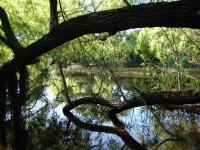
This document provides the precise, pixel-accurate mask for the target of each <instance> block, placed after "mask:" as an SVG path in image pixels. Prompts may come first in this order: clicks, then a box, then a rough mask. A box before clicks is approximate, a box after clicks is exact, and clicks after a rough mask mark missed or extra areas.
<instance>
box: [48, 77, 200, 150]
mask: <svg viewBox="0 0 200 150" xmlns="http://www.w3.org/2000/svg"><path fill="white" fill-rule="evenodd" d="M66 80H67V83H68V88H69V94H70V97H71V98H72V100H74V99H76V98H80V97H85V96H95V97H104V98H108V99H115V100H117V101H122V100H124V97H123V95H124V96H125V98H127V99H128V98H129V97H133V96H137V95H139V94H140V93H138V92H137V91H134V90H133V86H134V85H135V84H137V88H138V89H139V90H141V91H142V90H144V86H145V85H142V83H146V82H147V81H143V82H138V80H136V79H123V78H122V79H119V83H120V85H121V86H120V87H119V86H118V85H116V84H115V83H114V82H112V81H111V80H109V79H105V78H101V77H96V76H95V77H93V80H92V81H90V80H86V78H85V77H83V76H75V77H72V76H71V77H69V78H66ZM140 80H141V79H140ZM52 90H54V89H52ZM53 92H54V93H55V95H58V94H57V93H56V91H53ZM122 94H123V95H122ZM54 99H56V100H58V99H59V101H64V100H65V97H64V96H63V95H62V93H61V94H59V96H55V97H54ZM59 104H60V103H59ZM108 109H109V108H107V107H102V106H100V105H91V104H89V105H81V106H79V107H76V108H75V109H73V111H71V112H72V113H73V114H74V115H75V116H76V117H78V119H79V120H80V121H82V122H85V123H90V124H93V125H98V126H109V127H115V124H114V123H113V121H111V120H110V118H108V116H107V114H105V113H104V112H107V111H108ZM58 110H61V109H60V108H59V109H58ZM59 113H61V112H59ZM117 117H118V118H119V120H120V121H121V123H122V124H123V127H124V129H125V130H126V131H127V132H128V133H129V134H130V136H131V137H132V138H134V140H136V141H137V142H138V143H141V144H142V145H143V146H145V147H147V148H149V149H156V148H158V149H200V144H199V143H200V123H199V122H200V116H199V115H197V114H194V113H190V112H186V111H184V110H181V109H178V110H170V109H168V107H166V106H165V107H163V106H162V107H161V106H152V107H137V108H133V109H129V110H127V111H124V112H122V113H120V114H118V115H117ZM85 125H86V126H87V125H88V124H85ZM110 129H111V128H110ZM111 130H113V129H111ZM87 132H88V133H89V134H88V136H87V138H88V141H87V143H88V142H89V145H90V146H91V147H90V149H117V148H123V149H129V148H128V147H127V146H126V145H125V144H124V142H126V141H124V140H122V139H123V138H122V137H121V138H120V135H118V136H117V135H113V134H108V133H109V132H108V133H103V131H102V132H100V131H99V132H90V131H87ZM110 133H114V132H110ZM131 137H130V138H131ZM163 141H164V143H162V142H163ZM161 143H162V144H161ZM159 144H161V145H160V146H159ZM158 146H159V147H158Z"/></svg>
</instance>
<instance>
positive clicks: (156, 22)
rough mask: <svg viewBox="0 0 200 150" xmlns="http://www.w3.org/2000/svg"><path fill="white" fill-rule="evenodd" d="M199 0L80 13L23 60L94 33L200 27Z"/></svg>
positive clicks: (22, 60)
mask: <svg viewBox="0 0 200 150" xmlns="http://www.w3.org/2000/svg"><path fill="white" fill-rule="evenodd" d="M199 8H200V1H193V2H187V1H181V2H162V3H149V4H142V5H138V6H131V7H124V8H120V9H113V10H106V11H101V12H96V13H91V14H88V15H83V16H78V17H76V18H73V19H71V20H69V21H65V22H63V23H61V24H60V25H58V26H57V27H56V28H54V30H52V31H51V32H49V33H48V34H46V35H45V36H43V37H42V38H41V39H40V40H38V41H37V42H35V43H33V44H31V45H30V46H28V47H27V48H26V49H25V50H24V51H23V52H22V53H21V54H20V63H27V62H28V61H30V60H32V59H34V58H36V57H38V56H41V55H42V54H44V53H46V52H48V51H50V50H51V49H53V48H55V47H57V46H60V45H62V44H64V43H66V42H68V41H70V40H73V39H75V38H78V37H80V36H83V35H85V34H91V33H102V32H116V31H122V30H127V29H131V28H144V27H173V28H174V27H188V28H200V23H199V22H200V17H199V11H200V10H199Z"/></svg>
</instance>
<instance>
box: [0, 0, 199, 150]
mask: <svg viewBox="0 0 200 150" xmlns="http://www.w3.org/2000/svg"><path fill="white" fill-rule="evenodd" d="M0 20H1V24H0V45H1V50H0V56H1V57H0V58H1V59H0V65H1V67H0V146H2V147H3V148H6V147H7V148H13V149H31V144H34V143H37V142H38V141H34V139H32V140H31V135H32V136H34V134H33V133H35V134H37V135H38V136H39V134H38V133H39V132H38V131H39V129H38V130H37V132H36V129H34V128H36V127H37V126H43V128H46V131H47V132H44V134H47V133H48V130H50V131H51V130H52V128H51V127H50V126H48V125H47V124H48V123H46V125H45V122H43V121H44V119H46V118H48V115H49V113H50V112H51V110H52V109H53V108H55V107H56V106H58V105H61V104H63V103H64V105H65V106H63V113H64V115H65V116H66V117H67V118H68V123H66V124H67V125H66V124H65V125H64V122H61V121H60V124H59V123H58V120H56V119H55V118H56V116H53V117H52V118H51V121H49V124H51V125H53V126H55V128H60V129H61V130H62V132H57V133H56V132H55V133H52V136H54V135H56V136H55V137H61V136H62V133H63V134H64V132H67V135H69V136H73V135H75V134H76V133H75V131H76V130H77V132H80V133H82V134H83V135H80V137H77V139H79V138H80V139H81V138H82V137H81V136H83V140H82V142H83V141H84V140H86V138H87V137H88V136H89V135H87V136H84V134H88V133H85V131H83V130H81V129H80V128H82V129H86V130H89V131H96V132H106V133H112V134H116V135H118V136H119V137H120V138H121V139H122V140H123V141H124V142H125V143H126V145H127V146H128V147H129V148H135V149H147V148H148V146H145V145H144V144H142V143H139V142H138V141H136V140H135V139H134V138H133V137H132V136H131V135H130V134H129V132H128V131H127V129H126V127H125V126H124V124H123V123H122V122H121V121H120V120H119V119H118V117H117V114H119V113H122V112H124V111H126V110H128V109H131V108H135V107H138V106H146V108H148V110H152V112H153V107H152V108H151V109H150V108H149V106H152V105H153V106H154V105H172V104H174V105H183V104H191V105H192V104H199V99H200V94H199V90H198V88H199V75H198V73H197V75H195V76H192V75H190V74H188V73H187V71H188V70H186V69H185V67H190V66H192V67H197V68H198V67H199V63H200V58H199V50H200V47H199V45H200V43H199V34H200V32H199V28H200V23H199V22H200V2H199V1H198V0H193V1H156V0H155V1H137V0H134V1H131V2H128V1H125V0H124V1H106V2H105V1H102V0H98V1H94V0H92V1H77V0H71V1H69V2H66V1H62V0H49V1H48V2H47V1H45V2H44V1H40V0H36V1H31V0H20V1H12V2H11V1H6V0H2V1H1V2H0ZM129 29H131V30H129ZM135 64H138V66H140V64H141V66H142V67H144V73H143V74H141V73H140V72H136V73H135V74H134V75H133V74H131V72H130V69H127V70H126V68H129V67H130V66H131V65H135ZM141 66H140V67H141ZM123 67H125V69H124V68H123ZM80 74H81V75H82V76H81V77H79V78H78V79H76V76H79V75H80ZM138 74H139V75H138ZM123 76H125V77H129V78H135V77H136V76H144V78H145V80H144V82H145V83H144V84H143V87H145V88H144V89H143V88H139V86H136V85H137V84H138V83H135V82H134V81H133V80H131V83H130V85H128V84H127V85H125V84H124V80H122V79H123ZM190 86H191V87H192V88H190ZM126 87H128V88H130V89H131V90H130V91H131V94H130V93H127V92H125V90H124V89H125V88H126ZM186 89H187V90H186ZM48 90H49V91H50V93H52V94H53V96H52V97H53V99H52V100H50V98H49V97H50V96H47V94H48ZM116 93H117V94H116ZM38 103H39V104H38ZM50 103H51V105H52V106H50V105H49V104H50ZM40 104H41V105H42V106H39V105H40ZM34 109H36V111H34ZM72 110H73V112H76V113H80V114H81V113H83V112H85V113H84V114H85V115H86V116H92V114H91V113H92V112H96V115H97V116H98V115H99V114H101V115H103V116H104V117H107V120H110V121H111V122H112V123H113V126H104V125H102V124H103V122H101V121H100V122H101V123H94V122H91V123H90V122H88V121H82V120H80V119H79V118H78V117H77V116H75V115H74V114H75V113H72ZM105 112H106V113H105ZM40 115H41V116H40ZM34 116H36V117H35V118H36V119H38V118H39V117H41V118H42V119H41V120H43V121H40V123H39V125H35V124H36V122H35V121H34V119H35V118H34ZM97 118H98V117H97ZM95 119H96V118H95ZM71 122H73V123H74V124H75V125H76V126H77V127H78V128H76V129H75V128H74V127H71V126H70V124H71ZM48 127H49V128H48ZM64 127H66V131H65V130H64V129H63V128H64ZM73 128H74V129H75V130H74V131H73ZM29 131H30V132H31V133H29ZM68 131H70V132H72V131H73V132H74V134H73V135H71V133H70V134H69V133H68ZM19 135H21V136H20V137H19ZM176 138H177V139H176V140H180V141H181V140H184V138H182V137H180V136H178V135H176ZM28 139H29V141H28ZM45 140H46V139H45ZM41 141H42V138H41ZM47 141H48V142H49V143H50V146H52V145H54V144H55V143H54V142H53V141H52V139H49V140H47ZM58 141H59V140H58ZM73 141H75V140H73ZM48 142H47V143H48ZM74 143H76V142H74ZM83 143H84V142H83ZM85 143H87V142H85ZM76 144H77V143H76ZM87 144H88V143H87ZM87 144H86V145H87ZM47 145H48V144H47ZM47 145H45V146H47ZM58 145H59V144H58ZM77 145H78V144H77ZM43 146H44V145H43ZM45 146H44V147H45ZM65 146H66V145H65ZM67 146H70V142H68V144H67ZM87 146H88V145H87ZM158 146H159V145H158ZM0 148H1V147H0ZM40 148H41V147H40ZM35 149H37V147H35Z"/></svg>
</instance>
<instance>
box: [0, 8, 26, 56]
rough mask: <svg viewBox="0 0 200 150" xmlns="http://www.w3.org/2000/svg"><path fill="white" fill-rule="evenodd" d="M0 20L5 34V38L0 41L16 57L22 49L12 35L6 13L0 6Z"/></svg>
mask: <svg viewBox="0 0 200 150" xmlns="http://www.w3.org/2000/svg"><path fill="white" fill-rule="evenodd" d="M0 19H1V22H2V26H3V30H4V32H5V36H6V39H7V40H5V38H4V39H3V38H2V37H1V40H2V41H3V42H4V43H5V42H6V43H5V44H6V45H7V46H9V47H10V48H11V49H12V50H13V52H14V54H15V55H18V53H19V52H20V50H21V49H22V47H21V46H20V43H19V41H18V40H17V38H16V36H15V35H14V33H13V30H12V28H11V25H10V22H9V20H8V16H7V14H6V12H5V11H4V9H3V8H2V7H1V6H0Z"/></svg>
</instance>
